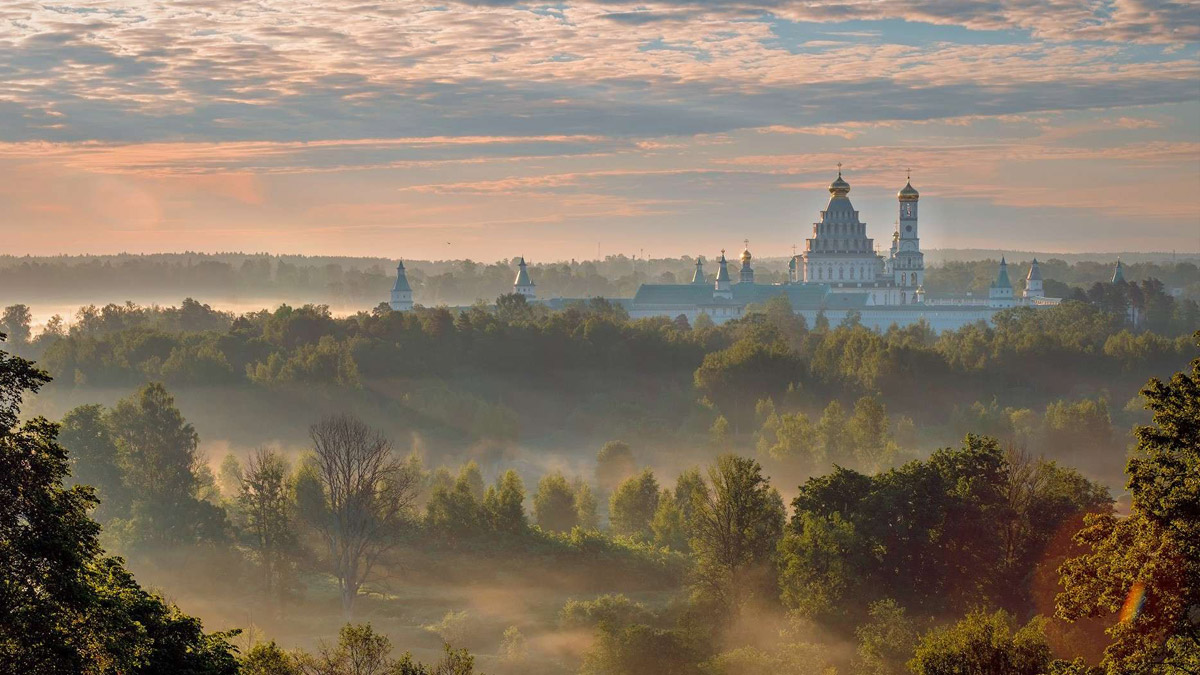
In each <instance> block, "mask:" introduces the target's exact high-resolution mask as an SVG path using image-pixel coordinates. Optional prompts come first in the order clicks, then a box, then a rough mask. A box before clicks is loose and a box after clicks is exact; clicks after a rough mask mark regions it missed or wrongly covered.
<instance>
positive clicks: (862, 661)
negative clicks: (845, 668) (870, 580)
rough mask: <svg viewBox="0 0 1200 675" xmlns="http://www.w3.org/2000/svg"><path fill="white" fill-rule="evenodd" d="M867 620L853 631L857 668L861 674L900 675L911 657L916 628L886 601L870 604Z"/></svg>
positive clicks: (892, 602)
mask: <svg viewBox="0 0 1200 675" xmlns="http://www.w3.org/2000/svg"><path fill="white" fill-rule="evenodd" d="M867 613H868V615H869V616H870V619H869V620H868V621H867V622H866V623H864V624H862V625H860V626H859V627H858V628H856V629H855V630H854V634H855V636H856V637H857V638H858V667H859V672H861V673H863V674H864V675H902V674H903V673H904V672H905V670H904V665H905V663H907V662H908V660H909V659H910V658H912V656H913V648H914V646H915V645H916V642H917V629H916V627H915V626H914V625H913V620H912V619H911V618H909V617H908V616H906V615H905V612H904V608H903V607H901V606H900V605H899V604H898V603H897V602H896V601H895V600H892V599H891V598H886V599H884V600H878V601H876V602H873V603H871V607H870V609H869V610H868V612H867Z"/></svg>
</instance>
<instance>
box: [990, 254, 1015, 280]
mask: <svg viewBox="0 0 1200 675" xmlns="http://www.w3.org/2000/svg"><path fill="white" fill-rule="evenodd" d="M992 288H1012V282H1011V281H1009V280H1008V263H1007V262H1005V260H1004V257H1003V256H1001V257H1000V273H999V274H997V275H996V280H995V281H994V282H992Z"/></svg>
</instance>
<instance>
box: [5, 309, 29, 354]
mask: <svg viewBox="0 0 1200 675" xmlns="http://www.w3.org/2000/svg"><path fill="white" fill-rule="evenodd" d="M32 322H33V314H32V313H31V312H30V311H29V306H28V305H20V304H18V305H9V306H8V307H5V308H4V314H3V315H0V333H5V334H7V335H8V339H9V340H12V342H13V344H14V345H25V344H28V343H29V337H30V336H31V335H32V334H33V331H32V330H31V329H30V327H29V326H30V324H31V323H32Z"/></svg>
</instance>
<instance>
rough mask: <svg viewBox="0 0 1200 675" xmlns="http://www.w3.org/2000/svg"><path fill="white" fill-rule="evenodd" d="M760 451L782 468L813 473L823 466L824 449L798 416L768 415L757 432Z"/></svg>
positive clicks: (806, 418) (809, 425)
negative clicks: (811, 470) (781, 465)
mask: <svg viewBox="0 0 1200 675" xmlns="http://www.w3.org/2000/svg"><path fill="white" fill-rule="evenodd" d="M759 447H760V449H761V450H762V451H763V452H765V454H768V455H770V456H771V458H772V459H774V460H776V461H779V462H783V463H785V464H789V465H793V466H799V467H802V468H804V469H814V468H816V467H818V466H821V465H823V464H824V463H825V457H824V455H825V452H824V449H823V448H822V447H821V446H820V444H819V443H818V442H817V437H816V430H815V429H814V428H813V425H812V422H810V421H809V419H808V415H805V414H804V413H802V412H797V413H791V414H789V413H783V414H782V415H777V414H772V415H770V416H769V417H767V419H766V420H765V421H764V422H763V426H762V430H761V431H760V432H759Z"/></svg>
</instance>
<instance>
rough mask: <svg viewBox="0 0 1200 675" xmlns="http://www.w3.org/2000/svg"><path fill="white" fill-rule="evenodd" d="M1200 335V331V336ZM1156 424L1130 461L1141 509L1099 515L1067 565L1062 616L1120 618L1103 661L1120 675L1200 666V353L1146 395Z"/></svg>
mask: <svg viewBox="0 0 1200 675" xmlns="http://www.w3.org/2000/svg"><path fill="white" fill-rule="evenodd" d="M1197 338H1198V339H1200V334H1197ZM1142 394H1143V396H1144V397H1145V399H1146V405H1147V407H1149V408H1150V409H1151V410H1152V411H1153V412H1154V420H1153V424H1151V425H1149V426H1143V427H1139V428H1138V429H1137V437H1138V447H1137V449H1136V450H1135V451H1134V453H1133V455H1132V457H1131V458H1130V460H1129V464H1128V467H1127V473H1128V474H1129V483H1128V487H1129V492H1130V494H1131V496H1132V502H1133V503H1132V513H1131V514H1130V516H1129V517H1128V518H1125V519H1118V518H1115V517H1113V516H1111V515H1103V516H1098V517H1094V518H1091V519H1089V520H1088V521H1087V524H1086V527H1085V528H1084V529H1083V530H1082V531H1081V532H1080V533H1079V534H1078V535H1077V536H1076V541H1077V542H1078V543H1079V544H1081V545H1083V546H1084V550H1085V552H1084V553H1083V554H1082V555H1080V556H1078V557H1075V558H1072V559H1071V560H1068V561H1067V562H1066V563H1065V564H1064V565H1063V566H1062V568H1061V572H1062V583H1063V587H1064V589H1065V590H1064V592H1063V593H1062V594H1061V595H1060V596H1059V598H1058V607H1057V611H1058V614H1059V615H1060V616H1062V617H1064V618H1067V619H1075V618H1079V617H1085V616H1106V615H1111V614H1112V613H1113V612H1116V611H1117V610H1118V609H1121V608H1122V607H1124V609H1123V610H1122V613H1121V616H1120V617H1119V621H1118V622H1117V623H1116V624H1115V625H1113V626H1112V627H1111V628H1110V629H1109V635H1110V636H1111V637H1112V644H1111V645H1110V646H1109V647H1108V649H1106V650H1105V653H1104V664H1103V665H1105V666H1106V667H1107V669H1108V671H1109V672H1112V673H1116V672H1122V673H1142V672H1145V673H1151V672H1164V673H1176V672H1178V673H1187V672H1195V671H1196V669H1197V668H1198V667H1200V620H1198V618H1197V616H1196V614H1197V608H1198V607H1200V359H1197V360H1195V361H1193V362H1192V367H1191V372H1190V373H1189V372H1186V371H1185V372H1180V373H1176V374H1175V376H1174V377H1173V378H1171V380H1170V381H1169V382H1162V381H1160V380H1158V379H1152V380H1151V381H1150V382H1149V384H1147V386H1146V388H1145V389H1144V390H1143V392H1142Z"/></svg>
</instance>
